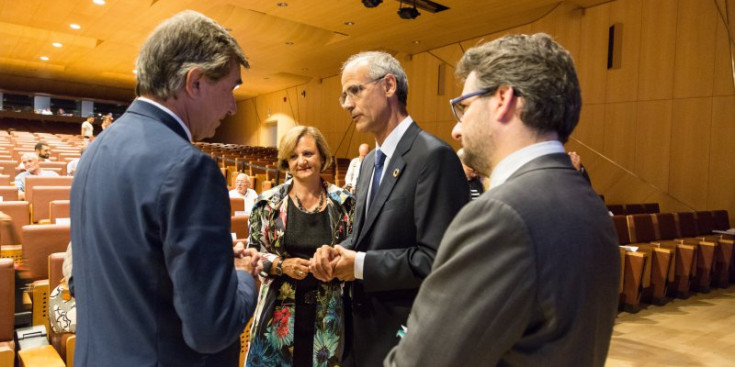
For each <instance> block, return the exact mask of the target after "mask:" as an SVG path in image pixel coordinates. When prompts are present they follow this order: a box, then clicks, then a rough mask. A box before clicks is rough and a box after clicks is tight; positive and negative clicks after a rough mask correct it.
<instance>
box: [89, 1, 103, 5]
mask: <svg viewBox="0 0 735 367" xmlns="http://www.w3.org/2000/svg"><path fill="white" fill-rule="evenodd" d="M92 2H93V3H95V4H97V5H105V0H92Z"/></svg>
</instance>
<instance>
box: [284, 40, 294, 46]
mask: <svg viewBox="0 0 735 367" xmlns="http://www.w3.org/2000/svg"><path fill="white" fill-rule="evenodd" d="M284 44H285V45H286V46H293V42H291V41H286V42H284Z"/></svg>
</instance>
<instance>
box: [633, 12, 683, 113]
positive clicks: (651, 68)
mask: <svg viewBox="0 0 735 367" xmlns="http://www.w3.org/2000/svg"><path fill="white" fill-rule="evenodd" d="M676 13H677V2H676V1H672V0H646V1H644V2H643V6H642V10H641V14H642V20H641V48H640V61H639V68H638V71H639V72H638V78H639V79H638V99H639V100H644V101H647V100H655V99H664V98H671V97H672V94H673V86H674V60H675V58H676V23H677V22H676V19H677V17H676Z"/></svg>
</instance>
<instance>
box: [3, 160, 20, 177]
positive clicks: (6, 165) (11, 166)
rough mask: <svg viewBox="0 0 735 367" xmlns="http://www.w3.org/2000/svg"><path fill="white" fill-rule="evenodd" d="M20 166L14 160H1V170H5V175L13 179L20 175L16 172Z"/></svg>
mask: <svg viewBox="0 0 735 367" xmlns="http://www.w3.org/2000/svg"><path fill="white" fill-rule="evenodd" d="M18 164H19V163H18V161H14V160H0V168H2V169H3V174H4V175H8V176H11V177H15V175H17V174H18V173H20V172H18V171H17V170H16V168H17V167H18Z"/></svg>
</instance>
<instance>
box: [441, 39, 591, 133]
mask: <svg viewBox="0 0 735 367" xmlns="http://www.w3.org/2000/svg"><path fill="white" fill-rule="evenodd" d="M473 71H474V72H475V74H476V76H477V87H478V88H479V89H487V90H489V91H493V90H495V89H497V88H498V87H500V86H510V87H513V93H514V94H515V95H516V96H518V97H521V98H523V101H524V103H523V108H522V110H521V120H523V123H524V124H525V125H526V126H528V127H530V128H532V129H535V130H537V131H539V132H550V131H554V132H556V133H557V134H558V136H559V140H560V141H561V142H562V143H566V141H567V139H568V138H569V135H571V134H572V131H574V128H575V127H576V126H577V123H578V122H579V112H580V110H581V108H582V96H581V94H580V90H579V81H578V80H577V72H576V71H575V69H574V62H573V61H572V57H571V56H570V55H569V52H567V50H565V49H564V48H563V47H562V46H561V45H559V44H558V43H556V42H555V41H554V40H553V39H552V38H551V36H549V35H548V34H545V33H537V34H534V35H531V36H529V35H524V34H520V35H509V36H505V37H502V38H499V39H496V40H494V41H492V42H488V43H485V44H483V45H480V46H477V47H473V48H471V49H469V50H467V52H466V53H465V54H464V56H462V59H461V60H460V61H459V64H458V65H457V71H456V74H457V77H459V78H460V79H462V80H465V79H467V76H468V75H469V74H470V73H472V72H473Z"/></svg>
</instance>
